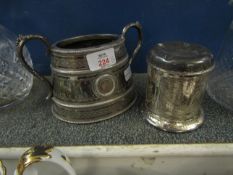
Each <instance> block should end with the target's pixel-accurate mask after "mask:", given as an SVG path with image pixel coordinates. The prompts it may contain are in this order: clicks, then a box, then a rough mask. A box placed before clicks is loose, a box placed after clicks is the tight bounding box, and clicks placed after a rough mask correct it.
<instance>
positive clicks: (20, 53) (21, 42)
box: [16, 35, 52, 99]
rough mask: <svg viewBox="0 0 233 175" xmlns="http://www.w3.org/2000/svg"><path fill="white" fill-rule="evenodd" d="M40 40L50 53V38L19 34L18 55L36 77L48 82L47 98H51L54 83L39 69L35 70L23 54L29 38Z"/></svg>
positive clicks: (17, 42)
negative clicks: (42, 74)
mask: <svg viewBox="0 0 233 175" xmlns="http://www.w3.org/2000/svg"><path fill="white" fill-rule="evenodd" d="M34 39H36V40H40V41H42V42H43V43H44V44H45V45H46V46H47V48H48V53H49V52H50V44H49V42H48V40H47V39H46V38H45V37H43V36H40V35H25V36H23V35H19V37H18V38H17V41H16V53H17V56H18V58H19V60H20V62H21V63H22V65H23V66H24V67H25V68H26V69H27V70H28V71H29V72H30V73H31V74H32V75H34V76H35V77H37V78H38V79H39V80H41V81H43V82H45V83H46V85H47V86H48V88H49V94H48V96H47V97H46V99H49V98H50V97H51V96H52V84H51V83H50V82H49V81H48V80H47V79H46V78H45V77H43V76H41V75H40V74H39V73H38V72H37V71H35V70H34V69H33V68H32V67H31V66H30V65H29V64H28V63H27V62H26V60H25V57H24V55H23V47H24V45H25V44H26V42H28V41H29V40H34Z"/></svg>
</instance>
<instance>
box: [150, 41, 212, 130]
mask: <svg viewBox="0 0 233 175" xmlns="http://www.w3.org/2000/svg"><path fill="white" fill-rule="evenodd" d="M147 62H148V83H147V92H146V100H145V107H146V119H147V121H148V122H149V123H150V124H152V125H154V126H156V127H157V128H160V129H162V130H165V131H170V132H185V131H190V130H194V129H196V128H198V127H199V126H200V125H201V124H202V123H203V120H204V112H203V109H202V107H201V102H202V99H203V95H204V92H205V87H206V83H207V78H208V75H209V73H210V72H211V71H212V70H213V68H214V59H213V55H212V54H211V52H210V51H209V50H208V49H206V48H205V47H203V46H201V45H197V44H190V43H185V42H167V43H159V44H157V45H156V46H155V47H153V48H152V49H151V50H150V53H149V55H148V59H147Z"/></svg>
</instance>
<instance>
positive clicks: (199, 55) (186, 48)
mask: <svg viewBox="0 0 233 175" xmlns="http://www.w3.org/2000/svg"><path fill="white" fill-rule="evenodd" d="M148 62H149V63H150V64H152V65H154V66H155V67H158V68H162V69H164V70H168V71H177V72H200V71H206V70H208V69H210V68H213V66H214V59H213V55H212V53H211V52H210V51H209V50H208V49H207V48H205V47H203V46H201V45H198V44H191V43H186V42H166V43H159V44H157V45H155V46H154V47H153V48H152V49H151V51H150V53H149V56H148ZM210 70H212V69H210Z"/></svg>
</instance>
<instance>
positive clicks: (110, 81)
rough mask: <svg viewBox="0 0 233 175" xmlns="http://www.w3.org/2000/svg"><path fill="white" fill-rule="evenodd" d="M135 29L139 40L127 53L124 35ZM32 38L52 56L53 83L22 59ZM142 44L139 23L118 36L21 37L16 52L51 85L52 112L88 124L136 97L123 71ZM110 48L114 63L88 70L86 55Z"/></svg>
mask: <svg viewBox="0 0 233 175" xmlns="http://www.w3.org/2000/svg"><path fill="white" fill-rule="evenodd" d="M132 27H133V28H135V29H137V31H138V43H137V46H136V48H135V50H134V52H133V54H132V56H129V55H128V53H127V49H126V47H125V34H126V32H127V31H128V30H129V29H130V28H132ZM32 39H38V40H41V41H43V42H44V43H45V44H46V45H47V46H48V50H49V53H50V55H51V58H52V60H51V69H52V84H51V83H49V82H48V81H47V80H46V79H44V78H43V77H41V76H40V75H39V74H38V73H37V72H36V71H35V70H33V69H32V68H31V67H30V66H29V65H27V63H26V62H25V61H24V56H23V54H22V48H23V46H24V45H25V43H26V42H27V41H29V40H32ZM141 44H142V32H141V25H140V24H139V23H138V22H135V23H130V24H128V25H127V26H125V27H124V29H123V32H122V34H121V35H114V34H94V35H85V36H78V37H73V38H69V39H65V40H62V41H58V42H56V43H54V44H53V45H52V46H50V45H49V44H48V41H47V39H46V38H44V37H42V36H39V35H28V36H20V37H19V38H18V42H17V46H18V47H17V52H18V55H19V57H20V60H21V61H22V63H23V64H24V65H25V67H26V68H27V69H28V70H29V71H30V72H31V73H32V74H33V75H35V76H36V77H38V78H39V79H40V80H42V81H44V82H46V83H47V85H49V87H50V88H51V90H52V91H51V93H50V94H49V97H50V96H51V94H52V99H53V102H54V103H53V105H52V112H53V114H54V116H56V117H57V118H59V119H61V120H63V121H67V122H72V123H91V122H97V121H101V120H104V119H107V118H111V117H113V116H116V115H118V114H120V113H122V112H124V111H126V110H127V109H129V107H131V106H132V105H133V103H134V102H135V100H136V93H135V91H134V85H133V79H132V77H130V78H129V79H127V78H126V77H125V76H126V75H125V71H126V70H127V68H128V67H129V66H130V64H131V62H132V60H133V58H134V57H135V56H136V54H137V52H138V51H139V49H140V47H141ZM106 49H113V50H114V54H115V57H116V63H115V64H113V65H111V66H110V67H106V68H102V69H99V70H91V69H90V68H89V67H90V65H88V61H87V55H88V54H91V53H95V52H98V51H102V50H106Z"/></svg>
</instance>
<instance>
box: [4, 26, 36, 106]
mask: <svg viewBox="0 0 233 175" xmlns="http://www.w3.org/2000/svg"><path fill="white" fill-rule="evenodd" d="M16 38H17V37H16V35H15V34H14V33H12V32H10V31H9V30H7V29H6V28H5V27H4V26H2V25H0V108H2V107H6V106H8V105H10V104H12V103H14V102H16V101H18V100H21V99H23V98H24V97H26V96H27V95H28V94H29V93H30V90H31V88H32V84H33V76H32V75H31V74H30V73H29V72H28V71H27V70H26V69H25V68H24V67H23V66H22V64H21V63H20V60H19V59H18V57H17V56H16ZM24 55H25V57H26V61H27V62H28V64H30V65H32V61H31V57H30V54H29V52H28V50H27V49H26V47H25V48H24Z"/></svg>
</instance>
